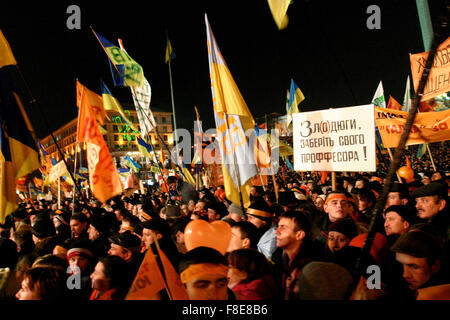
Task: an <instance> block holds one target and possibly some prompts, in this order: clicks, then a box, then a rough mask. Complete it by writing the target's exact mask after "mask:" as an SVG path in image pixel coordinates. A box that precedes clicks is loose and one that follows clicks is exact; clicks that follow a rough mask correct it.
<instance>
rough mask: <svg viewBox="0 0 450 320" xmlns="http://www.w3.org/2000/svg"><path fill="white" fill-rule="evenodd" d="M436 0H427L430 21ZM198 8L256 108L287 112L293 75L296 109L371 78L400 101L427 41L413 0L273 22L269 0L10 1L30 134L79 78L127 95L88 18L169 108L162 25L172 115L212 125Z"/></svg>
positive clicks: (72, 113)
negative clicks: (371, 21) (73, 11)
mask: <svg viewBox="0 0 450 320" xmlns="http://www.w3.org/2000/svg"><path fill="white" fill-rule="evenodd" d="M441 2H442V1H440V0H432V1H430V0H429V5H430V10H431V15H432V21H433V23H434V28H436V23H437V21H438V19H437V17H438V12H437V11H438V10H437V8H438V5H439V4H440V3H441ZM71 4H77V5H78V6H79V7H80V9H81V30H69V29H68V28H67V27H66V20H67V19H68V18H69V14H67V13H66V9H67V7H68V6H69V5H71ZM144 4H145V5H144ZM369 5H378V6H379V7H380V9H381V30H369V29H368V28H367V26H366V21H367V19H368V18H369V16H370V15H369V14H367V13H366V10H367V7H368V6H369ZM205 13H207V14H208V19H209V22H210V24H211V28H212V30H213V33H214V35H215V37H216V40H217V42H218V45H219V47H220V50H221V52H222V55H223V57H224V59H225V61H226V63H227V65H228V67H229V69H230V71H231V73H232V75H233V77H234V80H235V81H236V83H237V86H238V87H239V89H240V91H241V93H242V95H243V97H244V99H245V101H246V103H247V105H248V107H249V108H250V111H251V112H252V114H253V116H254V118H259V117H263V116H264V114H266V113H272V112H277V113H280V114H283V113H285V101H286V89H288V87H289V84H290V79H291V78H293V79H294V81H295V82H296V83H297V84H298V86H299V87H300V88H301V90H302V91H303V93H304V95H305V97H306V100H305V101H303V102H302V103H301V104H300V105H299V109H300V111H311V110H319V109H327V108H331V107H333V108H339V107H346V106H356V105H362V104H367V103H370V101H371V99H372V97H373V94H374V93H375V90H376V88H377V86H378V83H379V81H380V80H382V81H383V86H384V90H385V96H386V99H388V98H389V95H392V96H393V97H394V98H396V99H397V100H398V101H399V102H400V103H401V102H402V99H403V94H404V90H405V83H406V78H407V76H408V74H410V64H409V53H417V52H423V51H424V47H423V42H422V36H421V31H420V24H419V18H418V14H417V9H416V1H415V0H384V1H381V0H370V1H366V0H351V1H350V0H349V1H322V0H294V1H293V3H292V4H291V5H290V7H289V10H288V16H289V20H290V21H289V25H288V27H287V29H285V30H282V31H279V30H278V29H277V27H276V25H275V23H274V21H273V19H272V15H271V13H270V10H269V6H268V4H267V1H266V0H258V1H257V0H245V1H244V0H217V1H216V0H210V1H153V0H152V1H135V0H129V1H121V2H118V1H92V0H91V1H77V0H72V1H33V2H31V1H26V2H19V3H17V2H8V5H7V6H4V8H3V9H2V10H1V12H0V28H1V29H2V31H3V33H4V35H5V37H6V38H7V40H8V41H9V43H10V45H11V48H12V50H13V53H14V55H15V57H16V60H17V61H18V64H19V67H20V70H21V72H22V74H23V76H24V78H25V79H26V81H27V83H28V85H29V86H30V88H31V91H32V94H33V96H34V98H35V99H36V101H37V104H38V106H39V107H40V109H41V110H42V111H43V113H44V114H45V117H46V118H47V121H48V123H49V124H50V128H47V127H46V126H45V125H44V121H43V120H42V118H41V116H40V114H39V112H38V111H37V110H38V106H37V105H32V104H30V103H29V101H30V100H31V99H30V96H29V95H28V94H27V93H26V91H25V86H24V85H23V82H22V83H20V81H19V82H18V85H19V92H21V93H22V98H23V101H24V104H25V105H26V108H27V111H28V113H29V115H30V118H31V121H32V124H33V126H34V128H35V130H36V132H37V135H38V137H39V138H43V137H45V136H47V135H48V134H49V129H50V130H53V131H54V130H56V129H57V128H59V127H60V126H62V125H63V124H65V123H66V122H68V121H70V120H71V119H73V118H75V117H76V116H77V108H76V105H75V102H76V101H75V98H76V96H75V81H76V79H79V80H80V82H81V83H82V84H84V85H86V86H87V87H88V88H90V89H91V90H93V91H96V92H97V93H101V92H100V79H103V80H104V81H105V82H106V84H107V86H108V87H109V88H110V90H111V91H112V93H113V94H114V95H115V96H116V97H117V98H118V99H119V100H120V101H122V102H124V103H132V97H131V93H130V90H129V88H120V87H113V83H112V79H111V74H110V71H109V65H108V60H107V56H106V54H105V52H104V51H103V49H102V48H101V46H100V45H99V43H98V41H97V39H96V38H95V37H94V35H93V33H92V31H91V30H90V28H89V26H92V27H93V28H94V30H95V31H96V32H98V33H99V34H101V35H102V36H104V37H105V38H107V39H108V40H109V41H111V42H113V43H116V44H117V39H118V38H121V39H122V40H123V42H124V46H125V49H126V50H127V52H128V53H129V55H130V56H131V57H132V58H133V59H134V60H135V61H136V62H138V63H139V64H140V65H141V66H142V67H143V69H144V74H145V76H146V78H147V79H148V81H149V82H150V85H151V87H152V100H151V108H156V109H160V110H165V111H171V110H172V107H171V101H170V86H169V72H168V65H167V64H165V62H164V54H165V46H166V30H167V32H168V34H169V38H170V40H171V43H172V46H173V48H174V51H175V54H176V58H175V59H174V60H173V64H172V75H173V85H174V100H175V109H176V116H177V125H178V127H179V128H187V129H191V128H192V127H193V121H194V116H195V112H194V106H197V108H198V110H199V112H200V116H201V119H202V120H203V129H204V130H206V129H207V128H212V127H215V124H214V120H213V119H214V118H213V109H212V102H211V89H210V80H209V67H208V57H207V50H206V28H205V22H204V14H205Z"/></svg>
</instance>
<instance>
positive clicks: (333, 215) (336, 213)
mask: <svg viewBox="0 0 450 320" xmlns="http://www.w3.org/2000/svg"><path fill="white" fill-rule="evenodd" d="M342 196H343V197H345V195H344V194H342ZM347 206H348V202H347V200H346V199H332V200H330V201H328V203H327V204H324V206H323V209H324V210H325V212H326V213H328V217H329V219H330V221H331V222H335V221H336V220H338V219H343V218H345V217H346V216H347Z"/></svg>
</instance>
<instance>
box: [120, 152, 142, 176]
mask: <svg viewBox="0 0 450 320" xmlns="http://www.w3.org/2000/svg"><path fill="white" fill-rule="evenodd" d="M123 164H124V165H126V166H127V167H128V168H130V169H132V170H133V171H134V172H138V171H139V169H141V165H140V164H139V163H137V162H135V161H133V159H131V158H130V157H129V156H128V155H127V156H126V157H125V160H124V162H123Z"/></svg>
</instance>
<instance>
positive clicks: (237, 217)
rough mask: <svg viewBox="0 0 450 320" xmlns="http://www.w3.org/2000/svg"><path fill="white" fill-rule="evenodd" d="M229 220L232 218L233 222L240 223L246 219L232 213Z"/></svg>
mask: <svg viewBox="0 0 450 320" xmlns="http://www.w3.org/2000/svg"><path fill="white" fill-rule="evenodd" d="M228 218H230V219H231V220H233V221H236V222H240V221H243V220H244V218H243V217H242V216H241V215H240V214H238V213H234V212H230V213H229V214H228Z"/></svg>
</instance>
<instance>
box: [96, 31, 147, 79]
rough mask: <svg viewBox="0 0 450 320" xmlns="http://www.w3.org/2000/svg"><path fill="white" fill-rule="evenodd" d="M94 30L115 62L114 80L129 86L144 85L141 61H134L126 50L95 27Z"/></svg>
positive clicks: (112, 69)
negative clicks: (99, 32) (98, 31)
mask: <svg viewBox="0 0 450 320" xmlns="http://www.w3.org/2000/svg"><path fill="white" fill-rule="evenodd" d="M92 31H93V32H94V34H95V36H96V37H97V40H98V41H99V42H100V44H101V46H102V47H103V49H104V50H105V52H106V54H107V56H108V58H109V60H110V61H111V62H112V64H113V67H114V68H111V72H112V74H113V76H112V77H113V80H114V82H115V83H117V82H118V83H123V85H124V86H127V87H140V86H142V85H143V84H144V71H143V69H142V67H141V66H140V65H139V63H137V62H136V61H134V60H133V59H132V58H131V57H130V56H129V55H128V54H127V53H126V52H125V50H122V49H121V48H119V47H118V46H116V45H114V44H112V43H111V42H110V41H108V40H107V39H106V38H104V37H103V36H101V35H100V34H98V33H97V32H95V31H94V30H93V29H92ZM114 72H115V73H116V74H114ZM122 72H123V74H122Z"/></svg>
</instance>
